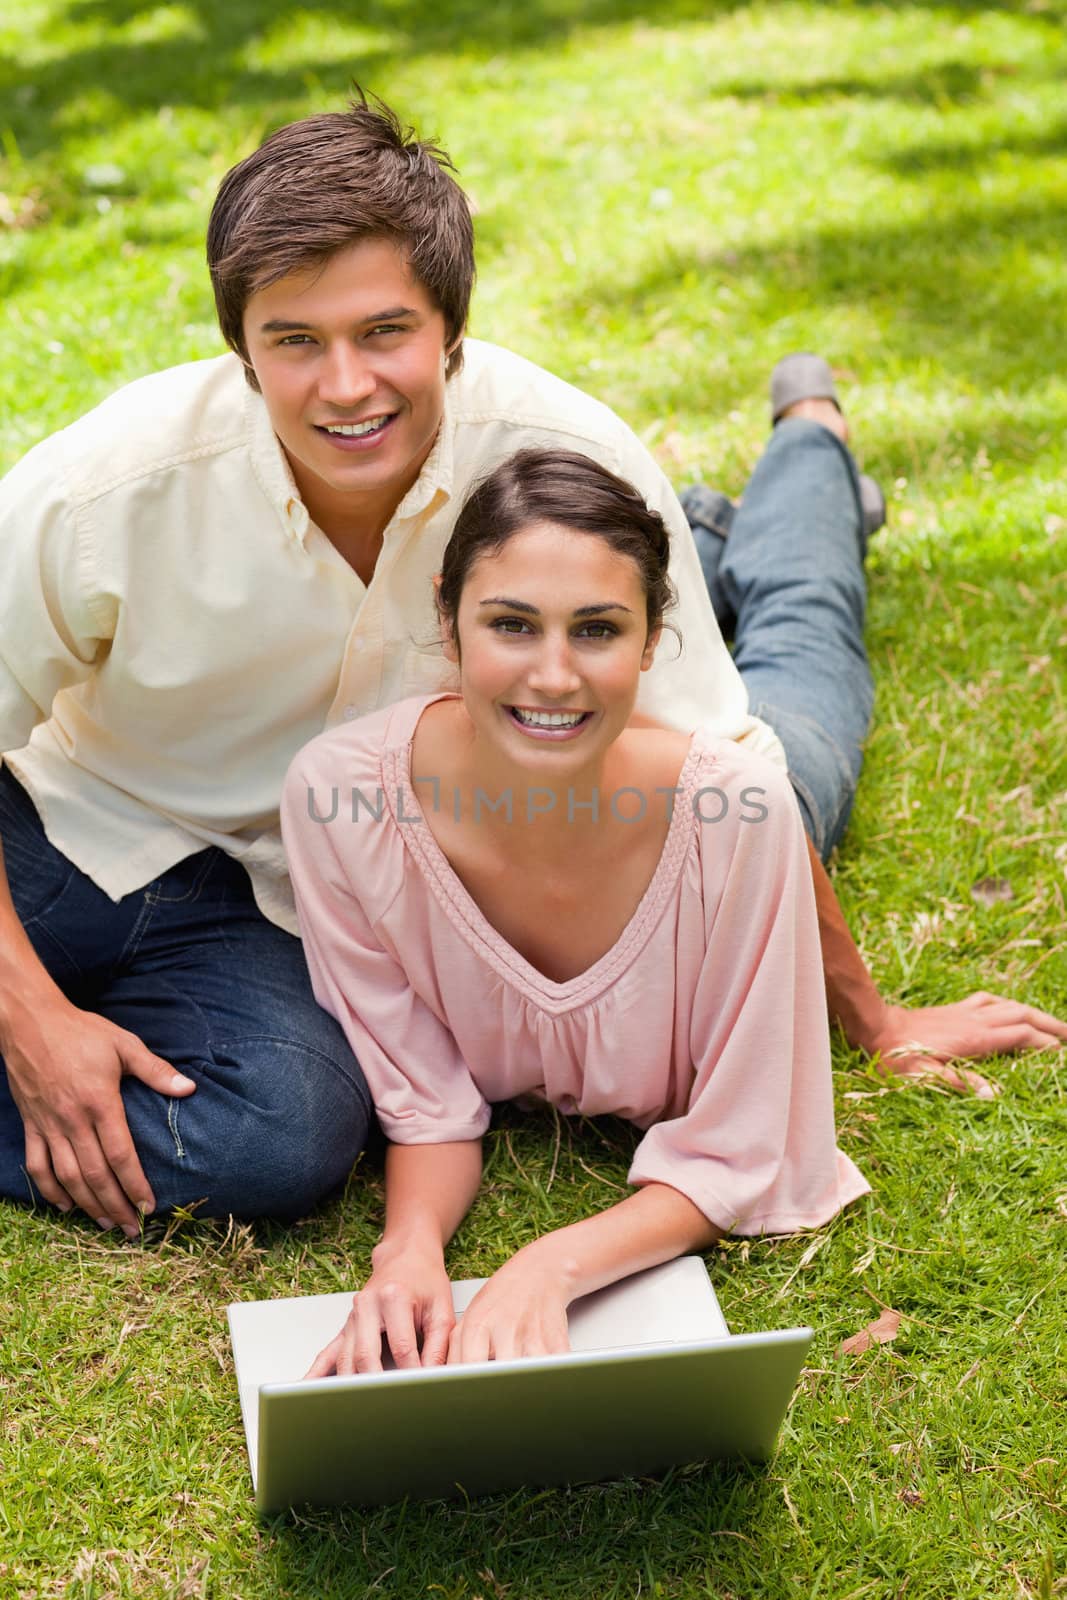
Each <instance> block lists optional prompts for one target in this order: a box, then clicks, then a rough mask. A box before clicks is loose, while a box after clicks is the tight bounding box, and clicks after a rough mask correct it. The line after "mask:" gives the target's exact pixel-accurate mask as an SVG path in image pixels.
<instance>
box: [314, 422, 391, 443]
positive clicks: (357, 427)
mask: <svg viewBox="0 0 1067 1600" xmlns="http://www.w3.org/2000/svg"><path fill="white" fill-rule="evenodd" d="M388 421H389V418H388V417H371V419H370V421H369V422H325V423H323V427H324V428H325V429H326V432H327V433H340V434H343V435H344V437H345V438H346V439H358V438H360V437H361V436H362V435H363V434H365V433H376V432H377V431H378V429H379V428H384V427H385V424H386V423H387V422H388Z"/></svg>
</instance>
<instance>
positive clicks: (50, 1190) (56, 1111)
mask: <svg viewBox="0 0 1067 1600" xmlns="http://www.w3.org/2000/svg"><path fill="white" fill-rule="evenodd" d="M0 1054H2V1055H3V1059H4V1065H5V1067H6V1068H7V1080H8V1084H9V1086H10V1089H11V1093H12V1095H13V1097H14V1100H15V1104H16V1105H17V1106H18V1108H19V1112H20V1113H21V1116H22V1121H23V1124H24V1126H25V1133H26V1171H27V1173H28V1174H29V1176H30V1177H31V1178H32V1180H33V1182H34V1184H35V1185H36V1187H37V1189H38V1190H39V1191H40V1193H41V1194H42V1195H43V1196H44V1198H45V1199H46V1200H50V1201H51V1202H52V1204H53V1205H55V1206H58V1207H59V1209H60V1210H61V1211H69V1210H70V1209H71V1207H72V1206H75V1205H77V1206H80V1207H81V1208H82V1210H83V1211H85V1212H87V1213H88V1215H89V1216H90V1217H92V1218H93V1220H94V1221H95V1222H96V1223H98V1224H99V1226H100V1227H101V1228H110V1227H113V1226H114V1225H115V1224H118V1226H119V1227H120V1228H121V1229H122V1230H123V1232H124V1233H125V1234H126V1235H127V1237H128V1238H136V1237H137V1235H138V1233H139V1232H140V1226H139V1221H138V1216H137V1211H138V1210H140V1211H142V1212H150V1211H153V1210H154V1209H155V1204H156V1202H155V1196H154V1195H153V1194H152V1190H151V1189H150V1187H149V1185H148V1180H147V1179H146V1177H145V1175H144V1172H143V1170H142V1167H141V1163H140V1161H139V1160H138V1158H137V1152H136V1150H135V1149H134V1145H133V1139H132V1138H131V1137H130V1129H129V1125H128V1124H127V1121H126V1112H125V1110H124V1108H123V1104H122V1095H121V1093H120V1092H119V1084H120V1082H121V1080H122V1078H123V1076H124V1074H126V1073H129V1074H130V1075H131V1076H132V1077H135V1078H139V1079H140V1080H141V1082H142V1083H146V1084H147V1085H148V1087H149V1088H150V1089H155V1090H156V1092H157V1093H158V1094H164V1095H170V1096H177V1095H187V1094H191V1093H192V1092H193V1090H194V1089H195V1088H196V1084H195V1083H194V1082H193V1080H192V1079H191V1078H186V1077H183V1076H182V1075H181V1073H178V1072H175V1070H174V1068H173V1067H172V1066H170V1065H168V1063H167V1062H166V1061H162V1060H160V1058H159V1056H156V1055H153V1054H152V1052H151V1051H150V1050H149V1049H148V1048H147V1046H145V1045H144V1044H142V1043H141V1041H140V1039H138V1038H137V1036H136V1035H135V1034H132V1033H128V1032H127V1031H126V1029H125V1028H120V1027H118V1026H117V1025H116V1024H115V1023H113V1022H108V1020H107V1019H106V1018H105V1017H100V1016H97V1015H96V1014H95V1012H91V1011H80V1010H79V1009H78V1007H77V1006H73V1005H71V1004H70V1002H69V1001H67V1000H65V999H62V998H59V999H49V1000H48V1001H47V1002H42V1003H41V1004H39V1005H35V1004H32V1003H31V1004H26V1003H23V1004H22V1005H21V1006H19V1008H18V1015H17V1017H15V1018H12V1017H11V1016H10V1015H9V1016H8V1019H7V1025H6V1026H5V1028H4V1030H3V1036H2V1037H0Z"/></svg>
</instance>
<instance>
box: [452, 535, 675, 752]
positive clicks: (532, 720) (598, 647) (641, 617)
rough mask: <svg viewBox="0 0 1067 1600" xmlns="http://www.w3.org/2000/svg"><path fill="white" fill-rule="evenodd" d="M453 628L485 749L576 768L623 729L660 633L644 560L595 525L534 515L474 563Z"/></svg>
mask: <svg viewBox="0 0 1067 1600" xmlns="http://www.w3.org/2000/svg"><path fill="white" fill-rule="evenodd" d="M456 632H457V635H458V645H459V648H458V651H456V649H455V645H454V644H453V647H452V651H451V653H452V654H453V658H456V657H457V656H458V660H459V663H460V682H461V687H462V690H463V699H464V703H465V705H466V708H467V712H468V714H469V716H470V718H471V720H472V722H473V723H474V726H475V729H476V731H477V734H478V736H479V738H480V739H482V740H484V741H486V748H487V750H492V751H493V752H494V754H497V755H499V756H503V757H504V758H506V759H507V760H509V761H511V762H514V763H515V764H517V765H519V766H524V767H536V768H537V770H538V772H539V773H541V774H544V773H545V768H546V767H549V769H550V771H561V772H569V773H573V772H574V771H575V770H577V769H580V768H583V767H586V766H587V765H589V764H590V763H595V762H596V761H597V760H598V759H599V758H600V757H601V756H602V755H603V754H604V752H605V751H606V750H607V748H608V746H609V745H610V744H611V743H612V741H613V740H615V739H617V738H618V736H619V734H620V733H621V732H622V730H623V728H625V726H626V724H627V722H628V720H629V718H630V714H631V712H632V711H633V708H634V702H635V700H636V698H637V686H638V682H639V680H640V676H641V673H642V672H645V671H647V670H648V668H649V667H650V666H651V664H652V657H653V653H654V651H655V647H656V640H657V638H658V636H659V630H658V629H657V630H656V631H655V633H653V634H651V635H650V634H649V632H648V621H647V607H646V600H645V592H644V589H643V587H642V583H641V577H640V573H639V572H638V569H637V565H636V563H635V562H634V561H632V560H631V559H630V557H629V556H623V555H619V554H618V553H617V552H616V551H615V550H613V549H612V548H611V546H610V545H609V544H608V543H607V542H606V541H605V540H604V539H601V538H599V537H598V536H597V535H595V534H588V533H580V532H575V531H573V530H572V529H569V528H567V527H564V526H562V525H561V524H559V523H553V522H534V523H531V524H529V526H527V527H526V528H524V529H522V530H521V531H520V532H519V533H516V534H514V535H513V536H512V537H511V538H510V539H509V540H508V541H507V543H506V544H505V545H503V546H502V547H501V548H500V549H499V550H497V551H494V552H492V553H491V554H487V555H484V556H481V557H479V559H478V560H477V561H476V562H474V564H473V565H472V566H471V568H470V571H469V572H468V574H467V578H466V582H465V583H464V586H463V591H462V594H461V596H460V602H459V613H458V617H457V627H456Z"/></svg>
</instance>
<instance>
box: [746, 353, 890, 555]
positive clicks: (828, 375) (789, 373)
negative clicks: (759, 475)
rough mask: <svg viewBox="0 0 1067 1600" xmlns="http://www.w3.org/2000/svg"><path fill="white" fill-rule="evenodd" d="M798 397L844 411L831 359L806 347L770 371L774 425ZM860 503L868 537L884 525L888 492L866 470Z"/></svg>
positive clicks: (861, 475) (865, 532)
mask: <svg viewBox="0 0 1067 1600" xmlns="http://www.w3.org/2000/svg"><path fill="white" fill-rule="evenodd" d="M798 400H829V401H831V402H832V403H833V404H834V405H835V406H836V407H837V409H838V411H840V410H841V402H840V401H839V400H838V398H837V390H836V388H835V387H834V375H833V373H832V372H831V371H830V364H829V362H828V361H824V360H823V358H822V356H816V355H812V354H811V352H810V351H807V350H798V351H796V352H795V353H794V354H793V355H790V356H783V357H782V359H781V361H779V363H778V365H777V366H776V367H775V369H774V371H773V372H772V373H771V426H772V427H776V426H777V424H778V423H779V422H780V421H781V417H782V413H783V411H788V410H789V407H790V406H795V405H796V403H797V401H798ZM860 504H861V506H862V508H863V533H864V538H865V539H869V538H870V536H871V534H872V533H877V532H878V529H879V528H882V527H884V526H885V495H884V494H883V493H882V491H881V489H880V488H879V486H878V484H877V483H876V482H875V480H874V479H873V478H871V477H869V476H868V475H867V473H865V472H861V473H860Z"/></svg>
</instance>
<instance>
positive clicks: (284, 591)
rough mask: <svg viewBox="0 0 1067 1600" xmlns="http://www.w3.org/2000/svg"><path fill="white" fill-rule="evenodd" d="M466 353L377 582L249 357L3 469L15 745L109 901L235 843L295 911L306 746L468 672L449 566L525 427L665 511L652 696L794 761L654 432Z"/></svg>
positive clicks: (648, 690)
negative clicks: (740, 659)
mask: <svg viewBox="0 0 1067 1600" xmlns="http://www.w3.org/2000/svg"><path fill="white" fill-rule="evenodd" d="M464 350H465V361H464V366H463V370H462V371H461V372H460V373H458V374H457V375H456V376H455V377H453V378H451V379H450V380H449V382H448V384H447V386H446V391H445V412H444V417H443V419H442V423H441V428H440V432H439V434H438V437H437V440H436V443H435V445H434V448H433V451H432V453H431V455H430V457H429V459H428V460H427V462H426V464H425V466H424V467H423V470H422V472H421V473H420V475H419V477H418V480H417V481H416V483H415V484H414V486H413V487H412V488H411V490H410V491H409V493H408V494H407V495H406V496H405V498H404V499H403V501H402V502H401V503H400V505H399V506H398V507H397V510H396V513H395V515H394V516H393V519H392V521H391V522H390V524H389V526H388V528H387V529H386V531H385V536H384V541H383V545H382V550H381V554H380V556H379V558H378V562H377V566H376V568H375V571H374V575H373V577H372V579H371V582H370V584H369V586H368V585H364V583H363V582H362V581H361V580H360V578H359V577H358V576H357V575H356V573H355V572H354V571H353V569H352V568H351V567H350V566H349V565H348V564H347V562H345V561H344V560H343V559H342V557H341V556H340V555H339V554H338V553H337V551H336V550H335V549H334V547H333V545H332V544H331V543H330V542H329V540H328V539H327V538H326V537H325V535H324V534H322V533H321V532H320V531H319V529H318V528H316V527H315V526H314V524H312V523H311V522H310V520H309V518H308V514H307V510H306V508H305V507H304V505H303V504H302V502H301V500H300V497H299V494H298V492H297V489H296V485H295V483H294V481H293V478H292V474H291V472H290V470H289V466H288V462H287V461H286V458H285V455H284V453H283V451H282V449H281V447H280V445H279V443H278V440H277V438H276V436H275V434H274V431H273V429H272V428H271V424H270V419H269V417H268V415H267V410H266V406H265V405H264V402H263V399H262V397H261V396H260V395H258V394H256V393H255V392H254V391H253V390H252V389H250V388H249V387H248V385H247V383H246V382H245V378H244V372H243V368H242V367H241V364H240V362H239V361H238V359H237V358H236V356H233V355H225V356H219V357H218V358H216V359H214V360H210V361H199V362H193V363H191V364H189V365H187V366H182V367H175V368H173V369H171V370H170V371H167V372H160V373H157V374H155V375H154V376H152V377H148V378H143V379H140V380H139V381H138V382H136V383H132V384H130V385H128V386H127V387H126V388H124V389H121V390H120V391H119V392H118V393H117V394H115V395H112V396H111V397H110V399H108V400H105V401H104V402H103V404H102V405H100V406H98V407H97V408H96V409H95V410H94V411H92V412H90V413H89V414H88V416H85V417H83V418H82V419H81V420H80V421H78V422H75V423H74V424H73V425H72V426H71V427H69V428H66V429H64V430H63V431H62V432H60V433H58V434H55V435H53V436H52V437H51V438H49V439H46V440H45V441H44V442H43V443H41V444H39V445H37V446H36V448H35V449H33V450H31V451H30V453H29V454H28V455H27V456H26V457H25V458H24V459H23V460H22V461H21V462H20V463H19V464H18V465H17V466H16V467H15V468H14V470H13V471H12V472H11V473H9V474H8V476H7V478H6V479H5V480H4V481H3V483H2V484H0V755H2V756H3V760H4V761H5V762H6V763H7V765H8V766H9V767H10V768H11V770H12V772H13V773H14V774H15V776H16V777H17V778H18V780H19V782H20V783H21V784H22V785H23V787H24V788H25V789H26V790H27V792H28V793H29V795H30V797H31V798H32V800H33V801H34V804H35V805H36V807H37V810H38V812H39V814H40V816H41V820H42V823H43V826H44V829H45V832H46V834H47V836H48V838H49V840H50V841H51V842H52V844H53V845H55V846H56V848H57V849H59V850H61V851H62V852H63V853H64V854H65V855H66V856H67V857H68V858H69V859H70V860H71V861H72V862H73V863H74V864H75V865H76V866H78V867H79V868H80V869H81V870H82V871H83V872H84V873H86V874H87V875H88V876H89V877H90V878H92V880H93V881H94V883H96V884H97V885H99V887H100V888H101V889H103V890H104V891H105V892H106V893H107V894H108V895H110V896H111V898H112V899H115V900H118V899H120V898H121V897H122V896H123V895H125V894H128V893H130V892H131V891H133V890H135V889H139V888H141V887H143V886H144V884H146V883H148V882H150V881H151V879H152V878H154V877H156V876H157V875H158V874H159V873H161V872H164V871H166V870H167V868H169V867H171V866H173V865H175V863H176V862H178V861H181V860H182V859H184V858H185V857H186V856H188V855H191V854H193V853H194V852H195V851H197V850H201V849H203V848H204V847H205V846H207V845H217V846H218V847H219V848H220V849H222V850H224V851H225V852H226V853H227V854H228V855H230V856H232V857H234V858H235V859H237V860H239V861H240V862H241V864H242V865H243V866H244V867H245V868H246V869H247V871H248V874H249V876H250V878H251V881H252V886H253V889H254V892H255V896H256V900H257V903H258V904H259V906H260V908H261V910H262V911H263V912H264V914H265V915H266V916H267V917H269V918H270V919H271V921H273V922H276V923H277V924H279V925H280V926H281V927H283V928H287V929H289V930H290V931H291V932H294V933H295V932H296V931H297V923H296V916H295V910H294V906H293V899H292V891H291V889H290V886H289V879H288V874H287V871H286V864H285V857H284V854H283V851H282V844H281V836H280V832H279V827H278V803H279V798H280V795H281V788H282V780H283V778H284V776H285V772H286V769H287V767H288V765H289V762H290V761H291V760H292V758H293V756H294V755H295V753H296V751H297V750H298V749H299V748H300V747H301V745H303V744H305V743H306V742H307V740H309V739H311V738H312V737H314V735H315V734H318V733H321V732H322V731H323V729H324V728H329V727H332V726H335V725H336V724H337V723H339V722H343V721H350V720H352V719H354V718H355V717H357V716H362V715H364V714H365V713H367V712H370V711H374V710H376V709H377V708H378V707H381V706H384V705H388V704H391V703H392V702H394V701H396V700H400V699H402V698H404V697H405V696H407V695H412V694H423V693H432V692H433V691H434V690H437V689H441V688H446V687H453V686H454V679H453V677H452V672H451V668H450V667H449V666H448V664H447V663H446V662H445V661H444V659H443V656H442V652H441V648H440V644H439V643H438V639H439V632H438V628H437V623H436V618H435V615H434V607H433V590H432V578H433V575H434V573H436V572H437V571H438V570H439V568H440V561H441V554H442V551H443V550H444V546H445V543H446V542H447V540H448V536H449V534H450V533H451V531H452V526H453V523H454V522H455V519H456V517H457V515H458V513H459V509H460V507H461V505H462V503H463V500H464V498H465V496H466V493H467V491H468V489H469V488H470V487H471V486H472V484H473V483H474V482H475V481H476V480H477V479H478V478H480V477H482V476H484V475H485V473H486V472H487V471H489V470H490V469H491V468H492V467H493V466H495V465H496V464H497V463H498V462H499V461H501V460H503V459H504V458H505V457H506V456H509V455H511V454H513V453H514V451H516V450H518V449H521V448H523V447H525V446H530V445H544V446H554V447H556V448H565V449H570V450H579V451H582V452H583V453H584V454H586V455H589V456H591V457H593V458H594V459H595V460H597V461H599V462H602V463H603V465H605V466H606V467H609V468H610V469H611V470H612V471H615V472H617V473H619V474H620V475H621V476H622V477H624V478H627V479H629V480H630V481H631V482H633V483H634V484H635V485H636V486H637V487H638V488H639V489H640V490H641V492H642V493H643V494H644V495H645V497H646V499H647V500H648V501H649V503H650V504H651V505H653V506H654V507H655V508H656V509H657V510H658V511H660V512H661V514H662V515H663V516H664V518H665V519H666V521H667V524H668V526H669V528H670V531H671V537H672V546H673V553H672V561H671V576H672V578H673V581H674V583H675V586H676V588H677V591H678V595H679V604H678V606H677V609H676V610H675V611H674V612H673V613H672V616H671V618H670V620H671V621H672V622H673V623H674V624H675V625H676V626H677V628H678V629H679V631H680V633H681V640H682V642H681V646H680V649H679V648H678V647H677V646H676V645H675V643H674V641H672V638H671V636H670V635H669V634H666V635H665V636H664V640H663V643H662V644H661V646H660V649H659V651H658V653H657V656H656V660H655V663H654V665H653V667H652V669H651V670H650V671H649V672H648V673H646V674H644V675H643V679H642V686H641V696H640V700H639V708H640V709H641V710H643V711H645V712H647V713H648V714H649V715H651V716H654V717H657V718H658V719H660V720H661V721H664V722H666V723H667V724H668V725H670V726H672V727H677V728H679V729H682V730H685V731H689V730H692V729H694V728H697V727H702V728H705V729H707V730H708V731H709V732H710V733H712V734H718V735H720V736H725V737H727V738H732V739H743V740H744V741H745V742H746V744H748V745H749V746H750V747H751V748H755V749H759V750H763V751H764V752H766V753H768V754H770V755H771V756H772V757H773V758H774V759H776V760H777V761H778V762H779V763H780V764H782V765H784V756H783V754H782V751H781V746H780V745H779V744H778V741H777V739H776V738H775V736H774V734H773V733H772V732H771V730H770V729H769V728H767V727H766V726H765V725H764V724H763V723H761V722H758V721H757V720H756V719H755V718H753V717H751V716H750V715H749V713H748V702H747V696H746V693H745V689H744V686H743V684H742V682H741V679H740V677H739V675H738V673H737V670H736V668H735V667H734V665H733V662H732V660H731V658H730V655H729V653H728V651H727V649H726V647H725V645H724V644H723V641H722V638H721V636H720V633H719V630H718V627H717V626H716V623H715V619H714V615H713V613H712V610H711V605H710V602H709V600H708V597H707V592H706V589H705V586H704V582H703V577H702V574H701V570H700V564H699V561H698V558H697V554H696V549H695V547H694V544H693V540H692V535H691V534H690V532H689V528H688V525H687V523H686V521H685V516H684V514H683V512H682V510H681V508H680V506H679V505H678V502H677V500H676V498H675V496H674V493H673V491H672V490H671V488H670V485H669V484H668V483H667V480H666V479H665V477H664V476H663V474H662V473H661V472H660V470H659V468H658V467H657V466H656V465H655V463H654V462H653V460H652V458H651V457H650V456H649V454H648V452H647V450H646V449H645V448H644V446H643V445H642V444H641V443H640V441H639V440H638V439H637V438H636V437H635V435H634V434H633V433H632V432H631V431H630V429H629V428H627V427H626V426H625V424H624V423H623V422H621V421H620V420H619V418H618V417H616V416H615V414H614V413H613V412H611V411H610V410H608V408H607V407H606V406H603V405H601V404H600V403H599V402H598V401H595V400H592V399H590V398H589V396H588V395H584V394H582V393H581V392H580V391H579V390H577V389H574V388H572V387H571V386H570V385H569V384H566V383H563V382H562V381H561V380H560V379H558V378H554V377H552V376H551V375H550V374H549V373H547V372H543V371H542V370H541V369H540V368H538V367H535V366H533V365H532V364H531V363H530V362H528V361H524V360H522V359H521V358H520V357H518V356H515V355H512V354H510V353H509V352H507V351H505V350H501V349H498V348H497V347H496V346H493V345H488V344H483V343H481V342H479V341H477V340H473V339H468V340H466V341H465V345H464Z"/></svg>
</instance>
